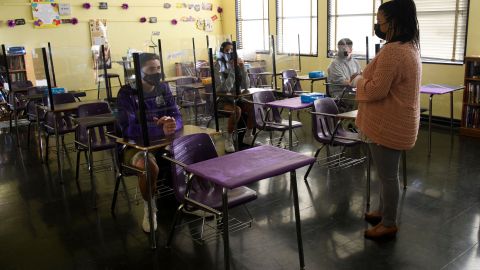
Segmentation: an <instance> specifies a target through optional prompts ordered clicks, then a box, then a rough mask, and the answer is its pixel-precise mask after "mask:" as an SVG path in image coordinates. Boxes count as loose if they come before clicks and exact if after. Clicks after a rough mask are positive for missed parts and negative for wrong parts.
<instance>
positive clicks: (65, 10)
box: [58, 3, 72, 16]
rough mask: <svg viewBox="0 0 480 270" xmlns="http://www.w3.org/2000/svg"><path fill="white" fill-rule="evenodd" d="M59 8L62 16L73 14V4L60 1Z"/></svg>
mask: <svg viewBox="0 0 480 270" xmlns="http://www.w3.org/2000/svg"><path fill="white" fill-rule="evenodd" d="M58 10H59V13H60V16H70V15H72V6H71V5H70V4H68V3H59V4H58Z"/></svg>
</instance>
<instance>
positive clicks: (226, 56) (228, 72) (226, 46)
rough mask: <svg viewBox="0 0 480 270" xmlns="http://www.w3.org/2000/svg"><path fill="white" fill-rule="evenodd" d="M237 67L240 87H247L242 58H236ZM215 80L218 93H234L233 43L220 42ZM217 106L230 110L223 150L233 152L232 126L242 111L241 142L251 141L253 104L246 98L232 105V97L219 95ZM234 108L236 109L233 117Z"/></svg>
mask: <svg viewBox="0 0 480 270" xmlns="http://www.w3.org/2000/svg"><path fill="white" fill-rule="evenodd" d="M238 67H239V69H240V78H237V79H238V80H239V81H240V88H241V89H248V87H249V85H250V80H249V78H248V75H247V69H246V67H245V65H244V63H243V60H242V59H240V58H238ZM215 76H216V77H215V82H216V89H217V91H218V92H219V93H229V94H234V93H235V79H236V78H235V68H234V65H233V44H232V43H231V42H229V41H226V42H224V43H222V45H221V46H220V51H219V52H218V54H217V64H216V65H215ZM218 108H219V109H220V110H223V111H228V112H232V113H231V114H230V118H229V119H228V126H227V132H228V134H227V139H226V140H225V152H227V153H231V152H235V147H234V144H233V130H234V126H235V125H236V124H237V123H238V121H239V120H240V117H241V115H242V112H244V113H245V114H246V115H247V130H246V131H245V135H244V136H243V143H244V144H247V145H250V144H251V143H252V141H253V128H254V127H255V120H254V118H253V116H254V114H253V104H252V103H250V102H248V101H247V100H240V101H239V102H237V105H236V106H235V108H234V106H233V98H231V97H220V98H219V99H218ZM234 110H236V112H235V115H236V118H237V119H235V117H234V113H233V112H234Z"/></svg>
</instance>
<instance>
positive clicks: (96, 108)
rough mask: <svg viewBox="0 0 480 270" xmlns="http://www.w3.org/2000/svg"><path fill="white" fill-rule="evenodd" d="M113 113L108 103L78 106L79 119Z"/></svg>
mask: <svg viewBox="0 0 480 270" xmlns="http://www.w3.org/2000/svg"><path fill="white" fill-rule="evenodd" d="M111 112H112V110H111V109H110V106H109V105H108V103H106V102H96V103H89V104H83V105H80V106H78V110H77V113H78V116H79V117H86V116H95V115H100V114H107V113H111Z"/></svg>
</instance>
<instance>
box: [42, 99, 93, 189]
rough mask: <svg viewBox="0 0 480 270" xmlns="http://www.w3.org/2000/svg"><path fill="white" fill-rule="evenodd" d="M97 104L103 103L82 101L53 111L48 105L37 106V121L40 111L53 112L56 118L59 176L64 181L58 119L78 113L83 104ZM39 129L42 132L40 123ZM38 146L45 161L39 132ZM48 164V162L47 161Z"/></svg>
mask: <svg viewBox="0 0 480 270" xmlns="http://www.w3.org/2000/svg"><path fill="white" fill-rule="evenodd" d="M97 102H102V101H100V100H92V101H80V102H71V103H64V104H56V105H54V109H53V110H52V109H51V108H50V106H46V105H37V110H36V113H37V119H39V118H38V117H39V115H38V111H39V110H43V111H45V112H51V113H53V117H54V127H53V128H54V130H55V147H56V149H57V165H58V170H59V175H60V180H61V181H63V164H62V158H61V157H62V156H61V154H60V152H61V151H60V150H61V149H60V138H59V135H58V125H57V117H58V116H59V115H60V114H61V113H65V112H76V111H77V109H78V107H80V105H83V104H91V103H97ZM37 128H38V130H40V124H39V121H37ZM38 145H39V146H40V156H41V158H42V161H43V154H42V152H43V151H42V140H41V134H40V132H38ZM46 151H48V149H46ZM46 162H48V160H47V161H46Z"/></svg>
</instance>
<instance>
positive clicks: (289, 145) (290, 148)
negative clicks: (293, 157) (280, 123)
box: [288, 110, 293, 151]
mask: <svg viewBox="0 0 480 270" xmlns="http://www.w3.org/2000/svg"><path fill="white" fill-rule="evenodd" d="M292 145H293V129H292V110H288V150H290V151H291V150H292Z"/></svg>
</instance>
